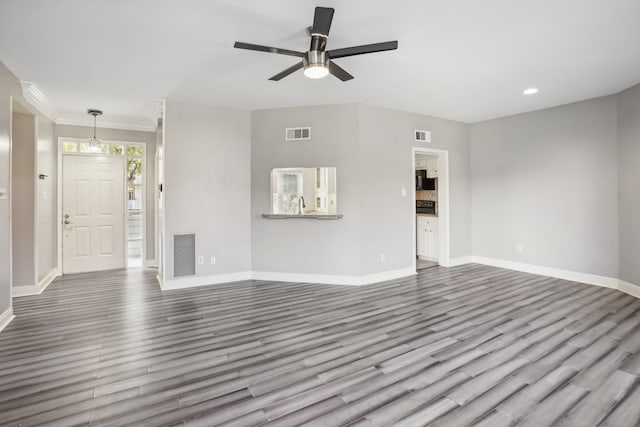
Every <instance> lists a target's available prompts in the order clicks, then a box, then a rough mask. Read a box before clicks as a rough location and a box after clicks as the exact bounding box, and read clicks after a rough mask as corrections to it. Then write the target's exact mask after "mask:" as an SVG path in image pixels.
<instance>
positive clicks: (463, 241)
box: [338, 105, 471, 274]
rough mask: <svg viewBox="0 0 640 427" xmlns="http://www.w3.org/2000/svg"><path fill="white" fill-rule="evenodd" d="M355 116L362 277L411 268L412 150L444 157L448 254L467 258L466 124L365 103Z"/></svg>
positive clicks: (467, 145) (468, 212)
mask: <svg viewBox="0 0 640 427" xmlns="http://www.w3.org/2000/svg"><path fill="white" fill-rule="evenodd" d="M359 113H360V114H359V155H358V158H359V162H360V177H359V179H360V186H361V188H362V189H363V191H361V192H360V195H359V197H360V212H361V215H360V236H361V240H360V244H361V255H362V259H361V271H362V274H370V273H376V272H380V271H385V270H395V269H400V268H408V267H411V266H412V263H413V254H414V251H413V248H414V239H415V237H414V234H413V233H414V228H413V224H414V221H415V211H414V205H413V203H414V202H413V199H414V198H415V191H414V188H415V183H414V175H413V164H412V151H411V148H412V147H421V148H436V149H441V150H446V151H447V152H448V153H449V197H450V207H449V211H450V219H451V220H450V256H451V258H456V257H462V256H467V255H471V235H470V233H471V232H470V222H471V219H470V215H471V212H470V208H469V197H470V183H469V142H468V141H469V126H468V125H466V124H463V123H459V122H454V121H450V120H444V119H439V118H436V117H430V116H424V115H420V114H412V113H407V112H403V111H397V110H390V109H386V108H379V107H373V106H368V105H360V106H359ZM415 129H421V130H428V131H431V141H432V142H431V143H419V142H415V141H414V135H413V132H414V130H415ZM402 188H405V189H406V190H407V197H401V189H402ZM338 197H340V196H338ZM382 253H384V254H385V255H386V261H385V262H384V263H383V262H381V261H380V255H381V254H382Z"/></svg>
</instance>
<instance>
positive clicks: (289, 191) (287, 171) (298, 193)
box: [271, 167, 337, 215]
mask: <svg viewBox="0 0 640 427" xmlns="http://www.w3.org/2000/svg"><path fill="white" fill-rule="evenodd" d="M336 208H337V206H336V168H329V167H315V168H277V169H272V170H271V213H272V214H275V215H336Z"/></svg>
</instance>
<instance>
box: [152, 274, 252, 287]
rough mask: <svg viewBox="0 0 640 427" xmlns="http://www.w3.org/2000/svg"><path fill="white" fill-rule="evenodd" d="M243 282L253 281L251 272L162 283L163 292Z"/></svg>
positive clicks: (184, 278)
mask: <svg viewBox="0 0 640 427" xmlns="http://www.w3.org/2000/svg"><path fill="white" fill-rule="evenodd" d="M241 280H251V272H250V271H242V272H239V273H227V274H214V275H210V276H189V277H183V278H180V279H170V280H165V281H163V282H161V283H160V287H161V288H162V290H163V291H167V290H172V289H186V288H194V287H196V286H208V285H218V284H220V283H229V282H239V281H241Z"/></svg>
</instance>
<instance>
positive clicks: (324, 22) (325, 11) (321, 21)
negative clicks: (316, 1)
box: [311, 7, 334, 37]
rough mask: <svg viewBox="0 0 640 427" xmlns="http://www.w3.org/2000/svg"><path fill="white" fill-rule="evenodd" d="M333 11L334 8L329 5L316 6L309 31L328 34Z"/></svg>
mask: <svg viewBox="0 0 640 427" xmlns="http://www.w3.org/2000/svg"><path fill="white" fill-rule="evenodd" d="M333 12H334V9H333V8H330V7H316V12H315V15H314V16H313V27H312V28H311V33H313V34H322V35H323V36H325V37H326V36H328V35H329V29H331V21H332V20H333Z"/></svg>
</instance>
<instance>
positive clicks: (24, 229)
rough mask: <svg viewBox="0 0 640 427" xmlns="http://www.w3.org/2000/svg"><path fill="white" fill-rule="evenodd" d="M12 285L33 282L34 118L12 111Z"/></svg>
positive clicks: (34, 231) (34, 276)
mask: <svg viewBox="0 0 640 427" xmlns="http://www.w3.org/2000/svg"><path fill="white" fill-rule="evenodd" d="M11 161H12V169H11V172H12V177H11V178H12V182H11V186H12V191H13V198H12V200H11V211H12V227H13V230H12V232H13V235H12V240H13V242H12V244H13V253H12V258H13V286H25V285H26V286H30V285H34V284H35V283H36V276H37V272H36V271H35V257H36V255H35V250H36V248H35V241H36V235H35V233H36V230H35V197H36V196H35V185H36V184H35V181H36V180H35V174H36V170H35V161H36V118H35V117H34V116H33V115H31V114H17V113H13V127H12V149H11Z"/></svg>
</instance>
